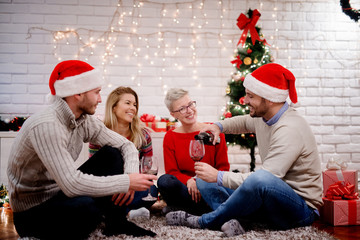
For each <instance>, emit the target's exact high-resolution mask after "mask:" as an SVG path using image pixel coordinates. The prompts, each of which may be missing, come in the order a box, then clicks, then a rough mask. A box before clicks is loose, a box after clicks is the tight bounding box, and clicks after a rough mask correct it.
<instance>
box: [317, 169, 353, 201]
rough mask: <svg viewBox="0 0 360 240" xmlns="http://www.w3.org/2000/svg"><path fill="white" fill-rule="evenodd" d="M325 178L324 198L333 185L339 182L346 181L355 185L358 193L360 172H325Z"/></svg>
mask: <svg viewBox="0 0 360 240" xmlns="http://www.w3.org/2000/svg"><path fill="white" fill-rule="evenodd" d="M322 177H323V186H324V189H323V190H324V191H323V196H325V195H326V191H327V190H328V189H329V187H330V185H331V184H334V183H336V182H339V181H344V182H346V183H350V184H353V185H354V190H355V192H358V172H357V170H325V171H323V173H322Z"/></svg>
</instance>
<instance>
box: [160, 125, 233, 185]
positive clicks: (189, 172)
mask: <svg viewBox="0 0 360 240" xmlns="http://www.w3.org/2000/svg"><path fill="white" fill-rule="evenodd" d="M197 134H199V131H197V132H192V133H177V132H174V131H173V130H169V131H168V132H167V133H166V134H165V137H164V142H163V148H164V162H165V172H166V173H167V174H171V175H174V176H175V177H176V178H177V179H178V180H179V181H180V182H182V183H183V184H185V185H186V182H187V181H188V180H189V179H190V178H191V177H194V176H195V170H194V164H195V162H194V161H193V160H192V159H191V158H190V156H189V145H190V140H191V139H194V137H195V135H197ZM220 139H221V140H220V144H216V145H215V146H214V145H205V156H204V158H203V159H202V160H201V162H205V163H208V164H210V165H211V166H213V167H214V168H216V169H218V170H221V171H229V169H230V164H229V161H228V156H227V146H226V141H225V135H224V134H223V133H221V134H220Z"/></svg>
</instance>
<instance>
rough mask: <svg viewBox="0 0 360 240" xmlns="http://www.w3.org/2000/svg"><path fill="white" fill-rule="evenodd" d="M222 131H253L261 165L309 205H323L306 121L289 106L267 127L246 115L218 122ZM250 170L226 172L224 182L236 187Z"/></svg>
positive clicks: (314, 149) (314, 146)
mask: <svg viewBox="0 0 360 240" xmlns="http://www.w3.org/2000/svg"><path fill="white" fill-rule="evenodd" d="M220 123H221V124H222V125H223V132H224V133H231V134H240V133H244V132H253V133H256V140H257V144H258V149H259V154H260V157H261V161H262V168H263V169H265V170H267V171H269V172H271V173H272V174H274V175H275V176H277V177H279V178H281V179H282V180H283V181H285V182H286V183H287V184H288V185H289V186H290V187H292V188H293V189H294V191H295V192H296V193H297V194H299V195H300V196H301V197H302V198H303V199H304V200H305V201H306V203H307V204H308V205H309V206H310V207H312V208H319V207H320V206H321V205H322V198H321V194H322V181H321V162H320V159H319V154H318V150H317V144H316V141H315V137H314V134H313V133H312V131H311V129H310V126H309V124H308V123H307V122H306V121H305V119H304V118H303V117H301V116H300V115H299V114H298V113H297V112H296V110H294V109H293V108H291V107H289V108H288V109H287V110H286V111H285V112H284V114H283V115H282V116H281V117H280V119H279V120H278V122H277V123H275V124H274V125H272V126H268V125H267V124H266V123H265V122H264V121H263V119H262V118H252V117H250V116H249V115H246V116H238V117H233V118H228V119H225V120H224V121H221V122H220ZM250 174H251V173H232V172H225V174H224V177H223V184H224V186H226V187H229V188H232V189H236V188H237V187H238V186H239V185H241V184H242V183H243V181H244V180H245V179H246V177H248V176H249V175H250Z"/></svg>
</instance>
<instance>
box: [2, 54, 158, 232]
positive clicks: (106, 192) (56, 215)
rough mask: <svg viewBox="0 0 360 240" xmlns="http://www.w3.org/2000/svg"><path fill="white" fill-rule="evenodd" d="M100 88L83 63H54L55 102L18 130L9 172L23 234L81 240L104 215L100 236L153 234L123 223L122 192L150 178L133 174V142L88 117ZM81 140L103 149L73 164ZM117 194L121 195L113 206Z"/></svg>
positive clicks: (96, 73)
mask: <svg viewBox="0 0 360 240" xmlns="http://www.w3.org/2000/svg"><path fill="white" fill-rule="evenodd" d="M102 85H103V78H102V76H101V75H100V74H99V71H98V70H96V69H94V68H93V67H92V66H90V65H89V64H87V63H85V62H82V61H78V60H69V61H63V62H61V63H59V64H58V65H57V66H56V67H55V68H54V70H53V72H52V74H51V76H50V81H49V86H50V89H51V96H50V98H51V99H52V101H53V104H52V105H50V106H49V107H48V108H46V109H45V110H44V111H42V112H40V113H37V114H34V115H33V116H31V117H29V118H28V119H27V120H26V121H25V123H24V125H23V126H22V128H21V130H20V131H19V133H18V134H17V137H16V139H15V142H14V144H13V147H12V149H11V154H10V157H9V164H8V169H7V174H8V179H9V196H10V205H11V208H12V210H13V212H14V224H15V227H16V230H17V232H18V234H19V235H20V236H21V237H35V238H39V239H84V238H87V237H88V235H89V234H90V233H91V232H92V231H93V230H94V229H96V227H97V226H98V224H99V223H101V222H102V221H103V220H104V221H105V231H104V233H105V234H106V235H114V234H120V233H125V234H132V235H135V236H143V235H150V236H154V235H155V234H154V233H153V232H151V231H147V230H145V229H142V228H140V227H138V226H136V225H134V224H133V223H130V222H128V221H127V220H126V212H125V205H128V204H129V203H130V202H131V201H132V198H131V197H128V196H133V195H132V194H131V192H132V191H144V190H146V189H148V188H150V186H151V185H153V183H152V181H151V180H155V179H156V177H155V176H153V175H146V174H139V156H138V151H137V149H136V148H135V146H134V145H133V143H131V142H130V141H128V140H127V139H126V138H124V137H122V136H121V135H119V134H117V133H115V132H113V131H111V130H109V129H108V128H106V127H105V125H104V124H103V123H102V122H101V121H100V120H98V119H97V118H95V117H94V116H92V115H93V114H94V113H95V109H96V107H97V105H98V103H100V102H101V96H100V91H101V86H102ZM84 142H92V143H95V144H98V145H100V146H104V147H103V148H102V151H99V153H97V154H95V155H94V156H93V157H92V158H90V159H89V160H88V161H87V162H85V163H84V164H83V165H82V166H81V167H80V168H79V169H77V167H76V164H75V160H76V159H77V158H78V157H79V154H80V152H81V150H82V147H83V143H84ZM119 193H124V194H119ZM120 195H121V196H122V197H124V195H125V196H127V198H126V197H125V198H122V199H121V200H124V201H120V204H119V203H118V202H119V199H117V198H118V197H119V196H120ZM125 200H126V201H125ZM115 202H116V203H118V204H117V205H116V204H115Z"/></svg>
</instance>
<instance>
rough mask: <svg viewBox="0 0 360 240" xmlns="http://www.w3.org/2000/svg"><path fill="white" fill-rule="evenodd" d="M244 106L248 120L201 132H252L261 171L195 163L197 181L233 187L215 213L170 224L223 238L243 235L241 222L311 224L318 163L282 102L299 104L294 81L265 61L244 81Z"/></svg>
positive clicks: (305, 133)
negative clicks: (219, 234) (209, 231)
mask: <svg viewBox="0 0 360 240" xmlns="http://www.w3.org/2000/svg"><path fill="white" fill-rule="evenodd" d="M244 87H245V88H246V97H245V103H246V104H247V105H248V106H249V108H250V116H249V115H245V116H236V117H233V118H228V119H225V120H223V121H220V122H217V123H215V124H212V125H207V126H206V127H205V128H204V129H202V131H211V132H212V133H213V134H214V136H215V137H214V143H215V141H216V140H217V138H218V136H219V133H220V132H223V133H225V134H226V133H229V134H241V133H247V132H252V133H256V139H257V143H258V148H259V154H260V157H261V161H262V167H261V169H260V170H257V171H255V172H250V173H233V172H221V171H217V170H216V169H214V168H212V167H211V166H209V165H208V164H205V163H201V162H199V163H196V164H195V170H196V171H195V172H196V174H197V177H199V178H201V179H203V180H205V181H207V182H217V183H218V184H219V185H221V186H225V187H228V188H231V189H236V190H235V191H234V193H233V194H232V195H231V196H230V197H229V198H228V199H227V200H226V201H225V202H224V203H223V204H222V205H220V206H219V207H218V208H217V209H216V210H215V211H213V212H210V213H207V214H204V215H202V216H201V217H198V216H192V215H189V214H187V213H185V212H181V211H178V212H171V213H169V214H167V215H166V218H167V223H168V224H169V225H185V226H189V227H194V228H209V229H221V230H222V231H224V232H225V234H226V235H227V236H234V235H238V234H242V233H244V232H245V231H244V229H243V227H242V226H241V224H240V222H241V221H243V220H251V221H255V222H265V223H268V224H270V226H271V227H274V228H276V229H289V228H294V227H301V226H308V225H311V224H312V223H313V222H314V220H315V219H316V218H317V217H318V208H319V207H320V206H321V205H322V198H321V193H322V182H321V164H320V159H319V154H318V151H317V144H316V141H315V137H314V135H313V133H312V131H311V129H310V126H309V124H308V123H307V122H306V121H305V119H304V118H303V117H301V116H300V115H299V114H298V113H297V112H296V110H295V109H294V108H292V107H290V106H289V105H288V103H287V102H286V99H287V97H288V96H289V97H290V100H291V101H292V102H293V103H296V102H297V94H296V89H295V77H294V75H293V74H292V73H291V72H290V71H289V70H287V69H286V68H284V67H282V66H280V65H278V64H275V63H269V64H266V65H263V66H261V67H260V68H258V69H257V70H255V71H254V72H253V73H251V74H248V75H247V76H246V78H245V80H244Z"/></svg>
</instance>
